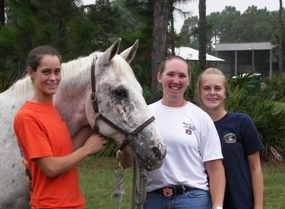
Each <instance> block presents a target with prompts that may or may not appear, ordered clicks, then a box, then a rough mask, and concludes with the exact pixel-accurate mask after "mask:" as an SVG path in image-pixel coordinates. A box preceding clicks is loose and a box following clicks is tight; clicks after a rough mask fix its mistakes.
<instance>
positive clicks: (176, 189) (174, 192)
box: [149, 185, 195, 197]
mask: <svg viewBox="0 0 285 209" xmlns="http://www.w3.org/2000/svg"><path fill="white" fill-rule="evenodd" d="M194 189H195V188H190V187H188V186H184V185H178V186H176V185H173V186H169V187H162V188H159V189H156V190H153V191H151V192H149V193H154V194H160V196H161V197H176V196H178V195H182V194H184V193H185V192H190V191H192V190H194Z"/></svg>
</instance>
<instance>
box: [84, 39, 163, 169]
mask: <svg viewBox="0 0 285 209" xmlns="http://www.w3.org/2000/svg"><path fill="white" fill-rule="evenodd" d="M120 41H121V39H118V40H117V41H116V42H115V43H114V44H113V45H112V46H110V47H109V48H108V49H107V50H106V51H105V52H103V53H95V56H94V66H95V67H94V68H92V70H93V73H94V74H92V76H94V78H93V79H94V83H92V85H95V86H94V87H93V88H94V90H95V92H93V93H92V94H93V97H95V95H96V98H93V99H95V100H96V107H95V109H96V108H97V109H98V110H97V111H98V112H97V113H95V114H94V106H93V107H92V104H91V102H87V103H86V105H87V107H86V111H87V112H86V116H87V118H88V121H89V123H90V125H91V126H94V124H96V125H95V126H97V127H98V129H99V133H101V134H103V135H105V136H108V137H112V138H113V139H115V140H116V141H117V142H118V143H119V144H121V147H122V149H123V147H125V146H126V149H127V150H128V151H129V152H130V153H131V154H132V155H133V156H134V157H135V159H136V160H137V163H138V165H139V167H141V168H144V169H146V170H148V171H151V170H154V169H156V168H159V167H160V166H161V165H162V162H163V158H164V157H165V155H166V146H165V144H164V142H163V140H162V137H161V135H160V132H159V131H158V128H157V126H156V124H155V122H152V119H154V118H153V117H152V116H151V114H150V112H149V110H148V107H147V104H146V102H145V100H144V98H143V95H142V87H141V85H140V84H139V83H138V81H137V79H136V77H135V75H134V73H133V71H132V69H131V67H130V65H129V63H130V62H131V61H132V59H133V58H134V55H135V53H136V50H137V48H138V41H136V42H135V43H134V45H133V46H131V47H129V48H128V49H126V50H124V51H123V52H122V53H121V54H120V55H118V54H117V53H118V50H119V45H120ZM93 99H92V100H93ZM96 114H97V116H96V117H93V115H96ZM146 121H147V122H146ZM142 124H143V125H142ZM122 144H123V145H122Z"/></svg>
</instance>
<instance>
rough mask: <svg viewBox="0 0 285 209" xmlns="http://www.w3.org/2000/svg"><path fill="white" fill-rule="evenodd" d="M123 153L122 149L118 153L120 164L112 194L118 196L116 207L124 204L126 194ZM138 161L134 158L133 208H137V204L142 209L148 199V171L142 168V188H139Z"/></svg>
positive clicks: (117, 208)
mask: <svg viewBox="0 0 285 209" xmlns="http://www.w3.org/2000/svg"><path fill="white" fill-rule="evenodd" d="M121 155H122V151H121V150H118V151H117V153H116V158H117V160H118V166H117V169H116V188H115V191H114V192H113V194H112V198H116V209H121V205H122V196H123V195H124V194H125V191H124V190H123V186H122V185H123V177H124V172H123V170H124V169H123V167H122V166H121ZM137 167H138V166H137V163H136V160H134V167H133V191H132V209H135V206H136V205H137V206H138V207H139V208H140V209H142V208H143V203H144V202H145V200H146V182H147V173H146V171H145V170H143V169H141V168H140V188H139V190H138V189H137Z"/></svg>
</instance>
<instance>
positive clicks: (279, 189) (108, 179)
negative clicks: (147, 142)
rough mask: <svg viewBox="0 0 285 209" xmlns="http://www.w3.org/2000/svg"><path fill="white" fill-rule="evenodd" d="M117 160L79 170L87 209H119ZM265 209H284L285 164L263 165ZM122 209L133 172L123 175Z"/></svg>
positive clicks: (97, 160)
mask: <svg viewBox="0 0 285 209" xmlns="http://www.w3.org/2000/svg"><path fill="white" fill-rule="evenodd" d="M117 165H118V164H117V161H116V159H115V158H107V157H96V156H90V157H88V158H86V159H85V160H84V161H83V162H82V163H80V164H79V166H78V172H79V179H80V187H81V190H82V193H83V195H84V196H85V198H86V207H85V209H112V208H114V209H115V208H116V199H113V198H111V195H112V194H113V192H114V191H115V186H116V176H115V172H116V168H117ZM262 168H263V178H264V209H285V161H282V162H270V163H263V164H262ZM123 189H124V190H125V194H124V195H123V200H122V206H121V208H122V209H129V208H131V198H132V197H131V194H132V168H129V169H126V170H125V171H124V179H123Z"/></svg>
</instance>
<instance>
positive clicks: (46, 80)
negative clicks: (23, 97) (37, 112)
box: [27, 55, 61, 103]
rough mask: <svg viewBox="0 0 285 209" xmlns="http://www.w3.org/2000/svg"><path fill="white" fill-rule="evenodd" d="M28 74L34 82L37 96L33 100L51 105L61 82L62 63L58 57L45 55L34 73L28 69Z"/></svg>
mask: <svg viewBox="0 0 285 209" xmlns="http://www.w3.org/2000/svg"><path fill="white" fill-rule="evenodd" d="M27 71H28V74H29V75H30V77H31V78H32V80H33V85H34V89H35V94H34V97H33V99H32V101H34V102H38V103H50V102H52V97H53V95H54V94H55V93H56V91H57V88H58V85H59V83H60V81H61V63H60V60H59V58H58V56H55V55H43V56H42V58H41V60H40V64H39V66H38V67H37V69H36V71H34V70H33V69H32V68H31V67H28V68H27Z"/></svg>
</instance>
